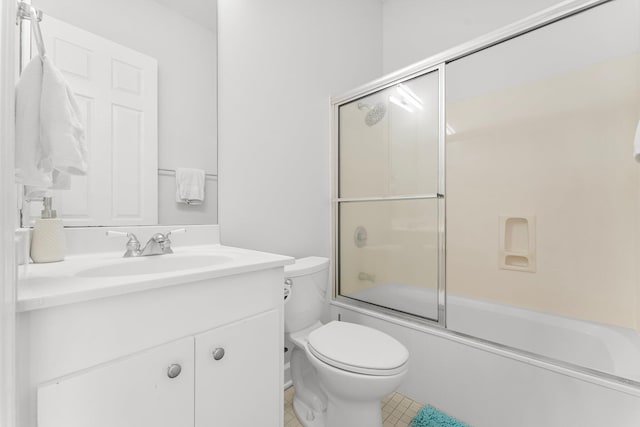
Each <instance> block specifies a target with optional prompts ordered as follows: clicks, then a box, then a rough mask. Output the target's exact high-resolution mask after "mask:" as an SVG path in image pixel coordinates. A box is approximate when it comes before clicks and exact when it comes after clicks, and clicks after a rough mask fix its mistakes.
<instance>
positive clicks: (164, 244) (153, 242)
mask: <svg viewBox="0 0 640 427" xmlns="http://www.w3.org/2000/svg"><path fill="white" fill-rule="evenodd" d="M186 231H187V229H186V228H178V229H175V230H171V231H170V232H168V233H167V234H162V233H155V234H154V235H153V236H151V238H150V239H149V241H147V244H146V245H144V248H142V249H140V241H139V240H138V238H137V237H136V235H135V234H133V233H128V232H124V231H113V230H109V231H107V237H116V236H125V237H128V238H129V240H128V241H127V251H126V252H125V253H124V255H123V258H131V257H139V256H150V255H164V254H172V253H173V249H171V239H169V236H170V235H171V234H172V233H184V232H186Z"/></svg>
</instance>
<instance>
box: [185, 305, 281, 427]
mask: <svg viewBox="0 0 640 427" xmlns="http://www.w3.org/2000/svg"><path fill="white" fill-rule="evenodd" d="M280 316H281V313H280V312H279V311H276V310H272V311H269V312H267V313H263V314H260V315H258V316H254V317H252V318H249V319H244V320H241V321H238V322H235V323H231V324H229V325H226V326H222V327H219V328H216V329H213V330H211V331H208V332H205V333H203V334H200V335H197V336H196V338H195V341H196V346H195V353H196V356H195V359H196V384H195V389H196V394H195V399H196V404H195V414H196V415H195V426H196V427H210V426H225V427H233V426H238V427H241V426H261V427H279V425H280V426H281V425H282V424H278V423H279V422H280V415H279V411H281V410H282V408H281V406H280V398H279V396H280V389H282V381H281V378H280V371H279V370H278V369H274V366H278V364H279V363H281V362H280V354H279V353H280V352H281V351H282V350H281V348H280V346H279V344H280V337H279V336H278V330H279V328H278V326H279V324H280Z"/></svg>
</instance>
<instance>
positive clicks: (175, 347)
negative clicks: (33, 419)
mask: <svg viewBox="0 0 640 427" xmlns="http://www.w3.org/2000/svg"><path fill="white" fill-rule="evenodd" d="M193 357H194V354H193V337H189V338H184V339H181V340H178V341H174V342H171V343H169V344H165V345H163V346H160V347H154V348H153V349H150V350H147V351H144V352H141V353H137V354H135V355H132V356H129V357H126V358H124V359H120V360H116V361H114V362H109V363H106V364H104V365H100V366H98V367H95V368H91V369H89V370H87V371H84V372H82V373H79V374H74V375H72V376H69V377H63V378H61V379H59V380H56V381H55V382H51V383H49V384H47V385H43V386H40V387H38V403H37V406H38V427H60V426H64V427H87V426H91V427H114V426H118V427H141V426H153V427H165V426H166V427H176V426H192V425H193V402H194V400H193V387H194V369H193ZM178 366H179V368H178ZM178 371H180V372H179V374H178ZM176 374H177V375H176ZM170 376H172V377H173V378H170Z"/></svg>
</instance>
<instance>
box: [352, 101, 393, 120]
mask: <svg viewBox="0 0 640 427" xmlns="http://www.w3.org/2000/svg"><path fill="white" fill-rule="evenodd" d="M358 109H360V110H368V111H367V115H366V116H365V117H364V122H365V123H366V124H367V126H373V125H375V124H377V123H378V122H379V121H380V120H382V118H383V117H384V115H385V114H386V113H387V106H386V105H384V103H382V102H378V103H377V104H376V105H374V106H373V107H371V106H370V105H368V104H365V103H364V102H358Z"/></svg>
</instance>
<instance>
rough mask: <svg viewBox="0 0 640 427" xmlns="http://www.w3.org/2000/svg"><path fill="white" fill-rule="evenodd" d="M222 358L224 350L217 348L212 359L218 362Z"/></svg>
mask: <svg viewBox="0 0 640 427" xmlns="http://www.w3.org/2000/svg"><path fill="white" fill-rule="evenodd" d="M223 357H224V348H222V347H218V348H216V349H215V350H213V358H214V359H215V360H220V359H222V358H223Z"/></svg>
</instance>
